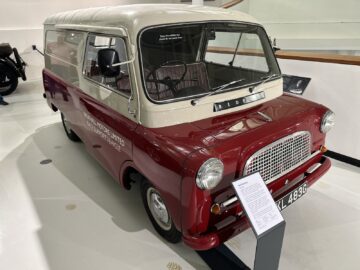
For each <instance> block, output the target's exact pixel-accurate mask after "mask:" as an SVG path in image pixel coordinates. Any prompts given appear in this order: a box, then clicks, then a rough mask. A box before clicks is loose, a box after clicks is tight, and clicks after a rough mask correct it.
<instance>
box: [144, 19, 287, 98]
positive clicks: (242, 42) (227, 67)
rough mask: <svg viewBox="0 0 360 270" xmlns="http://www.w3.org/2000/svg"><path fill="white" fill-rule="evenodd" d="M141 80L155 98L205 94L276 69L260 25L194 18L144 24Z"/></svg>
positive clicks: (255, 79) (253, 81)
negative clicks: (169, 23) (186, 22)
mask: <svg viewBox="0 0 360 270" xmlns="http://www.w3.org/2000/svg"><path fill="white" fill-rule="evenodd" d="M140 50H141V56H142V59H141V63H142V68H143V80H144V85H145V88H146V89H145V90H146V93H147V95H148V97H149V98H150V99H151V100H154V101H170V100H171V101H175V100H183V99H189V98H193V97H196V96H201V95H205V94H207V93H209V92H211V91H215V90H216V89H218V88H219V87H222V86H223V85H224V84H228V83H230V82H234V81H237V80H241V81H239V82H237V83H232V84H231V85H230V86H231V87H225V88H224V91H230V90H238V89H240V88H242V87H245V86H250V85H254V84H258V83H260V82H261V81H262V80H264V79H265V78H267V77H268V76H270V75H273V74H276V75H279V76H280V70H279V67H278V65H277V62H276V59H275V56H274V54H273V51H272V48H271V45H270V43H269V40H268V37H267V36H266V33H265V31H264V30H263V28H262V27H260V26H256V25H247V24H240V23H221V22H219V23H199V24H189V25H181V26H165V27H157V28H152V29H148V30H145V31H144V32H143V33H142V34H141V38H140Z"/></svg>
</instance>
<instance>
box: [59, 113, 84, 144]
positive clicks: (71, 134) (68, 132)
mask: <svg viewBox="0 0 360 270" xmlns="http://www.w3.org/2000/svg"><path fill="white" fill-rule="evenodd" d="M61 121H62V123H63V127H64V130H65V133H66V136H67V137H68V138H69V139H70V140H71V141H73V142H79V141H80V138H79V137H78V135H76V133H75V132H74V131H73V130H72V129H71V128H70V124H69V122H68V121H67V120H66V117H65V115H64V114H63V113H61Z"/></svg>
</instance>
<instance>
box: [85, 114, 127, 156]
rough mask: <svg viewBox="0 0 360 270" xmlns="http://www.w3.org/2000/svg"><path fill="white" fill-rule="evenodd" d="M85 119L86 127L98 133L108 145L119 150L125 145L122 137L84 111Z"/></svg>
mask: <svg viewBox="0 0 360 270" xmlns="http://www.w3.org/2000/svg"><path fill="white" fill-rule="evenodd" d="M84 117H85V119H86V127H87V128H88V129H89V130H90V131H91V132H94V133H95V134H97V135H99V136H100V137H101V138H102V139H104V140H105V141H106V142H107V143H108V144H109V145H110V146H112V147H114V148H115V149H116V150H117V151H119V152H121V149H122V148H123V147H124V146H125V141H124V139H123V138H121V137H119V136H118V135H117V134H115V133H114V132H113V131H111V130H110V129H109V128H107V127H106V126H105V125H104V124H102V123H101V122H99V121H98V120H96V119H94V118H93V117H91V116H90V115H89V114H87V113H86V112H84Z"/></svg>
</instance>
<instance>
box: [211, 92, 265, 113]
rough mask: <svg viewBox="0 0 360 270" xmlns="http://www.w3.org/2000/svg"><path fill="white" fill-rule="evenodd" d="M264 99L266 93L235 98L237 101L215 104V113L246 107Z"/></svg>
mask: <svg viewBox="0 0 360 270" xmlns="http://www.w3.org/2000/svg"><path fill="white" fill-rule="evenodd" d="M264 98H265V93H264V92H258V93H255V94H252V95H249V96H245V97H240V98H235V99H231V100H227V101H223V102H218V103H215V104H214V112H219V111H223V110H227V109H231V108H234V107H238V106H241V105H245V104H248V103H252V102H255V101H258V100H261V99H264Z"/></svg>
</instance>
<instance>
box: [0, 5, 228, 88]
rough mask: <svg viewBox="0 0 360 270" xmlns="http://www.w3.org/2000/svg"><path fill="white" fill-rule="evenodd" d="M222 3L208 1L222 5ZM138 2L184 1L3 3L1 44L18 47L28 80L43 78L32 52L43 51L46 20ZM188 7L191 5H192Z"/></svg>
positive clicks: (0, 8)
mask: <svg viewBox="0 0 360 270" xmlns="http://www.w3.org/2000/svg"><path fill="white" fill-rule="evenodd" d="M221 2H222V1H221V0H216V1H210V2H204V4H206V5H213V6H219V5H220V4H221ZM136 3H176V4H178V3H181V1H180V0H0V43H2V42H8V43H10V44H11V45H12V46H14V47H16V48H17V49H18V50H19V52H20V53H21V55H22V57H23V58H24V60H25V61H26V62H27V63H28V64H29V67H28V69H27V76H28V79H29V80H30V81H31V80H37V79H40V78H41V70H42V68H43V58H42V57H41V56H40V55H39V54H38V53H36V52H34V51H32V49H31V45H32V44H36V45H37V47H38V48H39V49H40V50H42V47H43V44H42V43H43V30H42V29H43V27H42V23H43V22H44V20H45V18H46V17H47V16H49V15H51V14H54V13H57V12H61V11H66V10H73V9H79V8H88V7H96V6H111V5H126V4H136ZM186 4H191V2H188V3H186Z"/></svg>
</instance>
